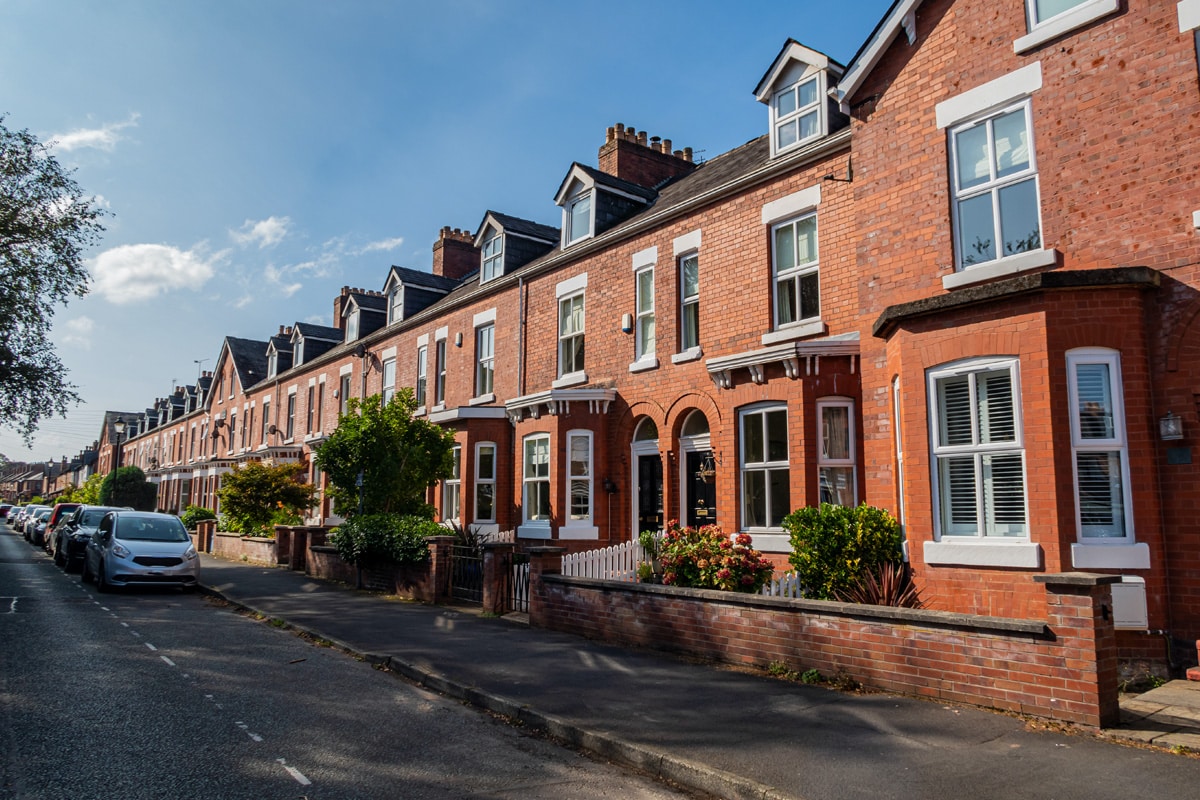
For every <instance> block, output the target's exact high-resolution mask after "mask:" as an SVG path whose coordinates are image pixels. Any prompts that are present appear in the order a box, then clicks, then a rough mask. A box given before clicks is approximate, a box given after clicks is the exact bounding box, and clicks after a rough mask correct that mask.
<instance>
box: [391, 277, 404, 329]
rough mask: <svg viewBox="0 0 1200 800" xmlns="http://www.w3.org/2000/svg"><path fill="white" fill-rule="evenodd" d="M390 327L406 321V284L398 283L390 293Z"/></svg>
mask: <svg viewBox="0 0 1200 800" xmlns="http://www.w3.org/2000/svg"><path fill="white" fill-rule="evenodd" d="M387 316H388V319H387V321H388V325H391V324H392V323H393V322H399V321H401V320H402V319H404V284H402V283H397V284H396V285H395V287H393V288H392V291H391V292H389V293H388V312H387Z"/></svg>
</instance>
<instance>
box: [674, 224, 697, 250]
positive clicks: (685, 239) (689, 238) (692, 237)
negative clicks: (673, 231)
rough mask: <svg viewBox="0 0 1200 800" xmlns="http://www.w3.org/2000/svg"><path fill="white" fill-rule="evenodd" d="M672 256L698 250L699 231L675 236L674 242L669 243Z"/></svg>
mask: <svg viewBox="0 0 1200 800" xmlns="http://www.w3.org/2000/svg"><path fill="white" fill-rule="evenodd" d="M671 249H672V253H673V255H676V256H679V255H683V254H684V253H690V252H691V251H693V250H699V249H700V229H699V228H697V229H696V230H694V231H692V232H691V233H685V234H684V235H683V236H676V237H675V241H673V242H672V243H671Z"/></svg>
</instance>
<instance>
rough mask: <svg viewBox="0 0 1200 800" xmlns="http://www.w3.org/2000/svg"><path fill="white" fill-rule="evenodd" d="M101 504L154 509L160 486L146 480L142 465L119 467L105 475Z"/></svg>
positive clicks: (101, 488) (139, 509) (140, 509)
mask: <svg viewBox="0 0 1200 800" xmlns="http://www.w3.org/2000/svg"><path fill="white" fill-rule="evenodd" d="M85 485H86V484H85ZM100 505H102V506H121V507H124V506H129V507H131V508H134V509H137V510H138V511H153V510H154V507H155V506H156V505H158V486H157V485H155V484H153V483H150V482H149V481H147V480H146V473H144V472H142V469H141V467H119V468H118V469H115V470H113V471H112V472H110V473H108V474H107V475H105V476H104V481H103V482H102V483H101V484H100Z"/></svg>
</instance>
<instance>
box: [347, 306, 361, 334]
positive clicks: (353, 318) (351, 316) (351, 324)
mask: <svg viewBox="0 0 1200 800" xmlns="http://www.w3.org/2000/svg"><path fill="white" fill-rule="evenodd" d="M357 338H358V309H357V308H353V309H351V310H350V311H348V312H346V341H347V342H353V341H354V340H355V339H357Z"/></svg>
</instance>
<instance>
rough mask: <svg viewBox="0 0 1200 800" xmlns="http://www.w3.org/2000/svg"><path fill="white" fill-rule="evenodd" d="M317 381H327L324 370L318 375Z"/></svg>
mask: <svg viewBox="0 0 1200 800" xmlns="http://www.w3.org/2000/svg"><path fill="white" fill-rule="evenodd" d="M317 383H325V373H323V372H322V373H321V374H320V375H318V376H317Z"/></svg>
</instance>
